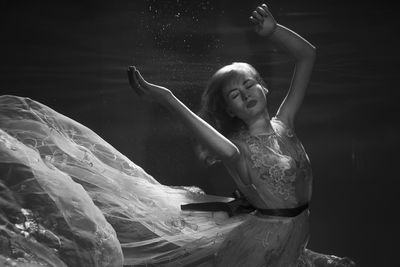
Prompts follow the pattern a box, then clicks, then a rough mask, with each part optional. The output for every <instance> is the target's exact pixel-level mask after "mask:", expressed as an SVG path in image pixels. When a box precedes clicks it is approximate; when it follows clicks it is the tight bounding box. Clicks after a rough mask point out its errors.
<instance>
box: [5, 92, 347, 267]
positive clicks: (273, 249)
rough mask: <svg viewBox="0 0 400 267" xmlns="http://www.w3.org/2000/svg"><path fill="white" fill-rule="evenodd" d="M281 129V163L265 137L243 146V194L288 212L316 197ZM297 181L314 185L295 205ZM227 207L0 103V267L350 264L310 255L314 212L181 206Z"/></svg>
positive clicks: (35, 109) (68, 124)
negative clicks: (248, 173)
mask: <svg viewBox="0 0 400 267" xmlns="http://www.w3.org/2000/svg"><path fill="white" fill-rule="evenodd" d="M275 126H276V136H274V137H273V140H277V144H278V146H279V149H280V152H282V153H281V154H282V155H281V156H279V155H275V154H274V156H276V157H277V158H276V159H277V160H276V162H275V163H274V164H273V165H271V164H264V162H263V160H264V159H263V156H261V154H260V155H258V153H262V151H261V150H263V149H264V148H262V147H257V146H259V145H252V142H253V141H254V142H255V143H257V142H258V141H257V140H258V139H254V140H253V139H252V138H253V137H244V136H243V138H244V139H242V140H243V141H240V140H239V139H238V140H237V142H242V144H243V147H245V146H244V145H246V146H248V149H249V151H247V152H246V153H248V155H249V166H251V167H252V168H253V169H254V173H253V175H254V177H252V180H253V183H252V185H240V184H238V186H240V189H241V190H242V191H243V193H244V194H245V195H246V196H247V197H248V198H249V201H250V202H251V203H252V204H253V205H255V206H256V207H259V208H265V207H271V208H276V207H289V206H290V207H291V206H292V205H297V204H299V203H300V202H303V201H305V200H309V195H310V194H311V188H310V186H311V176H310V175H311V172H310V171H309V164H308V160H307V159H306V155H305V153H303V152H302V151H303V150H299V149H300V148H301V147H297V145H299V146H300V143H297V141H296V142H294V143H293V144H294V146H292V145H289V146H287V147H286V146H282V144H281V143H280V140H283V139H285V138H286V137H285V136H284V135H282V134H284V133H285V129H284V126H283V125H281V124H279V122H278V121H276V123H275ZM247 138H250V139H249V140H247ZM257 138H258V137H257ZM271 138H272V137H271ZM290 138H291V137H289V136H288V137H287V139H288V140H292V139H290ZM246 140H247V141H246ZM271 140H272V139H271ZM285 140H286V139H285ZM293 140H295V139H293ZM296 140H297V139H296ZM274 142H275V141H274ZM284 142H285V141H284ZM284 142H283V143H284ZM261 143H263V142H261ZM257 149H261V150H260V151H258V150H257ZM279 149H278V150H279ZM301 149H302V148H301ZM292 152H293V153H294V154H292ZM297 152H301V153H298V154H296V153H297ZM291 158H292V159H291ZM267 173H270V174H271V176H270V177H271V179H270V178H268V175H267V176H264V175H265V174H267ZM259 174H260V175H259ZM300 180H302V181H305V183H304V184H306V185H307V186H308V187H302V193H301V197H300V198H299V197H298V195H297V192H296V188H297V187H296V186H297V185H296V183H297V181H300ZM293 183H294V185H293ZM305 196H306V197H305ZM229 200H232V199H230V198H225V197H218V196H212V195H207V194H205V193H204V192H203V191H202V190H201V189H199V188H197V187H185V186H180V187H171V186H166V185H162V184H160V183H159V182H157V181H156V180H155V179H154V178H153V177H151V176H150V175H149V174H147V173H146V172H145V171H144V170H143V169H142V168H141V167H139V166H137V165H136V164H134V163H133V162H131V161H130V160H129V159H128V158H126V157H125V156H124V155H122V154H121V153H120V152H118V151H117V150H116V149H114V148H113V147H112V146H111V145H110V144H108V143H107V142H106V141H104V140H103V139H102V138H101V137H99V136H98V135H97V134H95V133H94V132H93V131H91V130H90V129H88V128H87V127H85V126H83V125H81V124H79V123H78V122H76V121H73V120H72V119H70V118H68V117H66V116H63V115H62V114H59V113H57V112H56V111H54V110H52V109H51V108H49V107H47V106H45V105H43V104H40V103H38V102H36V101H33V100H31V99H29V98H22V97H16V96H0V222H1V228H0V248H1V249H0V265H4V264H5V263H8V264H13V263H16V264H17V266H57V267H58V266H122V265H146V264H147V265H149V266H152V265H154V266H212V265H218V266H326V264H328V263H330V262H331V263H332V265H329V266H350V265H334V264H338V263H339V262H344V260H342V259H339V258H336V257H334V256H325V255H320V254H316V253H313V252H310V251H308V250H306V249H305V245H306V243H307V238H308V211H304V212H303V213H302V214H300V215H299V216H297V217H295V218H285V219H283V218H265V217H259V216H256V215H255V214H254V213H252V214H242V215H237V216H233V217H226V216H219V215H221V214H219V213H212V212H188V211H181V209H180V205H181V204H186V203H195V202H207V201H223V202H226V201H229ZM267 203H268V205H267ZM282 205H283V206H282ZM318 261H321V262H323V264H322V265H319V264H316V262H318ZM296 264H297V265H296ZM324 264H325V265H324Z"/></svg>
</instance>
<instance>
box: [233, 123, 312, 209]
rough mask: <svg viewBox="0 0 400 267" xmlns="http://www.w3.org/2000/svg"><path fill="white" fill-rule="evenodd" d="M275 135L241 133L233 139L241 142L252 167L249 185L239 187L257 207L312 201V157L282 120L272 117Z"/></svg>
mask: <svg viewBox="0 0 400 267" xmlns="http://www.w3.org/2000/svg"><path fill="white" fill-rule="evenodd" d="M271 125H272V127H273V129H274V133H272V134H261V135H257V136H252V135H249V134H248V133H247V132H240V133H239V134H238V135H237V136H235V137H234V138H233V139H232V140H233V141H234V142H236V143H238V142H239V143H241V144H240V146H239V147H240V149H241V153H244V156H245V158H246V162H247V164H248V167H249V170H250V176H251V177H250V181H251V182H250V184H244V183H243V182H241V181H238V186H239V188H240V189H241V190H242V191H243V193H244V194H245V195H246V197H247V198H248V199H249V201H250V202H252V204H253V205H255V206H256V207H260V208H261V207H263V208H267V207H269V208H282V207H294V206H297V205H299V204H302V203H304V202H307V201H309V199H310V197H311V182H312V172H311V166H310V162H309V158H308V156H307V154H306V152H305V150H304V148H303V146H302V144H301V143H300V141H299V140H298V138H297V137H296V135H295V133H294V132H293V131H292V130H291V129H289V128H288V127H287V126H286V125H285V124H284V123H283V122H282V121H280V120H279V119H277V118H276V117H274V118H272V119H271Z"/></svg>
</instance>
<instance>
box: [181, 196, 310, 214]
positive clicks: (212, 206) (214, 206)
mask: <svg viewBox="0 0 400 267" xmlns="http://www.w3.org/2000/svg"><path fill="white" fill-rule="evenodd" d="M307 208H308V203H306V204H304V205H302V206H299V207H296V208H288V209H257V208H254V207H253V206H251V205H250V204H249V203H248V202H247V201H246V200H244V199H235V200H232V201H230V202H202V203H190V204H185V205H181V210H192V211H225V212H227V213H228V214H229V216H233V215H235V214H241V213H249V212H252V211H254V210H257V213H256V214H262V215H269V216H281V217H296V216H297V215H299V214H300V213H302V212H303V211H304V210H306V209H307Z"/></svg>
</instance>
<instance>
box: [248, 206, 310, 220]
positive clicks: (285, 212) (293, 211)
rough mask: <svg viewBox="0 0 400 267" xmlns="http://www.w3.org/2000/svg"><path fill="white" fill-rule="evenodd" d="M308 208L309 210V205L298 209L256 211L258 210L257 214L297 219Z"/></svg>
mask: <svg viewBox="0 0 400 267" xmlns="http://www.w3.org/2000/svg"><path fill="white" fill-rule="evenodd" d="M307 208H308V203H306V204H304V205H301V206H299V207H296V208H288V209H256V210H257V213H256V214H262V215H269V216H280V217H296V216H297V215H299V214H300V213H302V212H303V211H304V210H306V209H307Z"/></svg>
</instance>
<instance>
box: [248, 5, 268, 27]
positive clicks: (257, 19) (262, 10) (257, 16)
mask: <svg viewBox="0 0 400 267" xmlns="http://www.w3.org/2000/svg"><path fill="white" fill-rule="evenodd" d="M270 15H271V13H270V12H269V10H268V7H267V5H266V4H262V5H261V6H258V7H257V8H256V10H254V11H253V12H252V13H251V16H250V20H251V21H252V22H253V23H257V24H258V23H263V21H264V18H266V17H268V16H270Z"/></svg>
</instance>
